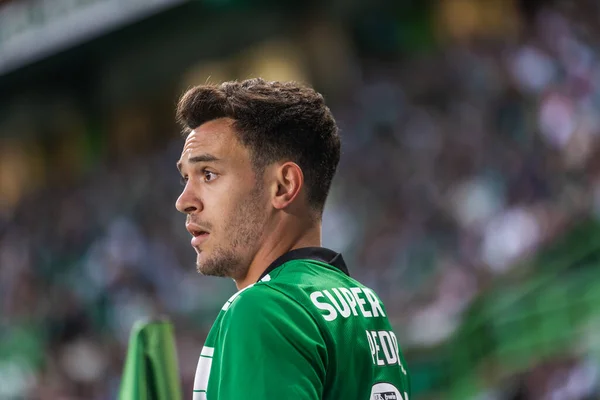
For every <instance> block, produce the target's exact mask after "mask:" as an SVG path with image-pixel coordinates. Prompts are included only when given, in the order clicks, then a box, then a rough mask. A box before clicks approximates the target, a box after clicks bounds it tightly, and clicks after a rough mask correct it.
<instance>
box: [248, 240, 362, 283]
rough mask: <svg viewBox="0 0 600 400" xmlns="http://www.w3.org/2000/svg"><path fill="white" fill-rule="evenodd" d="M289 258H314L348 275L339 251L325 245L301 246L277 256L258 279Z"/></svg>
mask: <svg viewBox="0 0 600 400" xmlns="http://www.w3.org/2000/svg"><path fill="white" fill-rule="evenodd" d="M291 260H315V261H320V262H324V263H326V264H329V265H331V266H332V267H335V268H337V269H339V270H340V271H342V272H343V273H344V274H346V275H348V276H350V273H349V272H348V267H347V266H346V262H345V261H344V258H343V257H342V255H341V254H340V253H336V252H335V251H333V250H330V249H327V248H325V247H303V248H300V249H294V250H291V251H288V252H287V253H285V254H284V255H282V256H280V257H279V258H277V259H276V260H275V261H273V262H272V263H271V265H269V266H268V267H267V269H265V271H264V272H263V273H262V275H261V276H260V278H258V280H259V281H260V280H261V279H262V278H264V277H265V275H267V274H268V273H270V272H272V271H273V270H274V269H275V268H278V267H280V266H282V265H283V264H285V263H286V262H288V261H291Z"/></svg>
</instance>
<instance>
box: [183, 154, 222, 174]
mask: <svg viewBox="0 0 600 400" xmlns="http://www.w3.org/2000/svg"><path fill="white" fill-rule="evenodd" d="M214 161H220V159H219V158H217V157H215V156H214V155H212V154H209V153H205V154H199V155H197V156H194V157H190V158H189V159H188V162H189V163H190V164H196V163H199V162H214ZM182 166H183V162H182V161H181V160H179V161H177V169H178V170H179V171H180V172H181V167H182Z"/></svg>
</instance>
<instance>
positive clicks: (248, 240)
mask: <svg viewBox="0 0 600 400" xmlns="http://www.w3.org/2000/svg"><path fill="white" fill-rule="evenodd" d="M261 195H262V190H261V188H260V187H258V186H255V188H254V190H253V191H252V192H251V193H250V195H249V196H248V197H247V198H244V199H242V200H241V201H240V202H239V204H238V206H237V207H235V208H234V210H235V213H234V214H233V215H232V217H231V219H230V220H229V221H228V223H227V224H226V225H225V226H224V227H223V231H222V232H223V236H222V240H227V242H225V243H218V244H216V245H215V247H214V248H213V249H212V250H211V254H210V255H208V257H207V258H206V259H205V260H203V261H202V262H200V261H199V260H198V262H197V264H196V269H197V270H198V272H199V273H201V274H202V275H206V276H217V277H230V278H234V279H238V278H240V277H243V276H245V275H246V273H247V272H248V268H249V267H250V262H251V261H252V257H253V255H254V253H255V252H256V250H257V248H258V243H259V241H260V236H261V233H262V230H263V229H262V228H263V226H264V223H265V215H264V214H263V213H262V207H261V197H262V196H261Z"/></svg>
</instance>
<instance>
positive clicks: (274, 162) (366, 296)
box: [176, 79, 410, 400]
mask: <svg viewBox="0 0 600 400" xmlns="http://www.w3.org/2000/svg"><path fill="white" fill-rule="evenodd" d="M177 118H178V120H179V121H180V123H181V124H182V125H183V126H184V127H185V129H186V132H187V138H186V141H185V144H184V147H183V151H182V154H181V159H180V160H179V162H178V163H177V166H178V169H179V171H180V172H181V175H182V177H183V182H184V185H185V186H184V189H183V192H182V193H181V196H180V197H179V198H178V199H177V204H176V206H177V209H178V210H179V211H181V212H182V213H185V214H186V215H187V221H186V228H187V230H188V231H189V232H190V233H191V235H192V240H191V244H192V247H193V248H194V249H195V250H196V253H197V268H198V271H199V272H200V273H202V274H204V275H211V276H221V277H229V278H232V279H233V280H234V281H235V283H236V286H237V288H238V290H239V291H238V292H237V293H236V294H234V295H233V296H232V297H231V298H230V299H229V300H228V301H227V302H226V303H225V305H224V306H223V308H222V309H221V311H220V313H219V315H218V317H217V320H216V321H215V323H214V325H213V327H212V329H211V331H210V333H209V335H208V337H207V339H206V343H205V346H204V347H203V348H202V351H201V354H200V358H199V361H198V367H197V371H196V378H195V382H194V400H199V399H208V400H239V399H254V400H262V399H264V400H266V399H298V400H304V399H315V400H316V399H335V400H338V399H352V400H355V399H375V400H383V399H386V400H390V399H396V400H405V399H408V398H409V395H410V384H409V378H408V375H407V371H406V367H405V364H404V359H403V356H402V355H401V352H400V350H399V349H398V340H397V338H396V336H395V335H394V332H393V331H392V329H391V326H390V323H389V321H388V319H387V312H386V311H385V307H384V306H383V304H382V303H381V301H380V300H379V298H378V297H377V296H376V294H375V293H374V292H373V291H372V290H370V289H368V288H366V287H365V286H363V285H361V284H360V283H359V282H357V281H355V280H354V279H352V278H351V277H350V276H349V273H348V269H347V268H346V265H345V264H344V260H343V258H342V256H341V255H340V254H337V253H335V252H334V251H332V250H329V249H325V248H322V247H321V217H322V213H323V208H324V205H325V200H326V198H327V194H328V192H329V188H330V186H331V181H332V179H333V176H334V174H335V171H336V168H337V165H338V162H339V158H340V139H339V135H338V128H337V126H336V123H335V120H334V118H333V116H332V115H331V112H330V110H329V109H328V107H327V106H326V105H325V103H324V99H323V97H322V96H321V95H320V94H318V93H317V92H315V91H314V90H312V89H310V88H306V87H303V86H299V85H297V84H294V83H278V82H265V81H264V80H262V79H252V80H247V81H243V82H226V83H223V84H221V85H219V86H213V85H206V86H198V87H195V88H192V89H190V90H189V91H188V92H187V93H185V94H184V95H183V96H182V98H181V100H180V102H179V104H178V108H177Z"/></svg>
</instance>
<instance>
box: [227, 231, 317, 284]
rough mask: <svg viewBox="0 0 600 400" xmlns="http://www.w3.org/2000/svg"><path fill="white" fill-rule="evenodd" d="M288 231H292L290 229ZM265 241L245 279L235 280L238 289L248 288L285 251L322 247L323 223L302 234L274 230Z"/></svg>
mask: <svg viewBox="0 0 600 400" xmlns="http://www.w3.org/2000/svg"><path fill="white" fill-rule="evenodd" d="M287 232H290V231H289V230H288V231H287ZM274 233H276V234H273V235H270V236H269V237H268V238H267V240H266V241H265V242H264V244H263V246H261V248H260V249H259V251H258V252H257V253H256V256H255V257H254V259H253V260H252V262H251V263H250V267H249V268H248V273H247V274H246V276H245V277H244V278H243V279H238V280H236V281H235V285H236V286H237V288H238V290H242V289H244V288H246V287H247V286H248V285H251V284H253V283H255V282H256V281H258V278H260V276H261V275H262V273H263V272H264V271H265V270H266V269H267V268H268V267H269V265H271V263H272V262H273V261H275V260H277V259H278V258H279V257H281V256H282V255H284V254H285V253H287V252H289V251H292V250H295V249H300V248H303V247H320V246H321V225H320V224H315V226H313V227H311V228H310V229H308V230H305V231H304V232H302V233H301V234H296V235H293V234H287V235H286V234H284V233H283V232H277V230H275V231H274Z"/></svg>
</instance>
